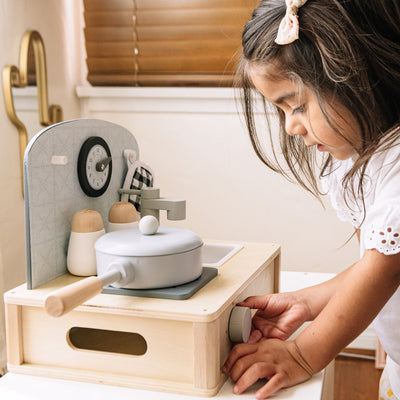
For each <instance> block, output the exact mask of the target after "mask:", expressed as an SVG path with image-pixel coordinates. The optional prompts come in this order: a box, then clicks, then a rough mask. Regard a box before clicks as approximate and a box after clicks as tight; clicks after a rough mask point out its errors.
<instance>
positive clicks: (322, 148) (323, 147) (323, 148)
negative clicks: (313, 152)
mask: <svg viewBox="0 0 400 400" xmlns="http://www.w3.org/2000/svg"><path fill="white" fill-rule="evenodd" d="M317 150H318V151H325V146H324V145H323V144H317Z"/></svg>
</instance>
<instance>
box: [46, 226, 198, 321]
mask: <svg viewBox="0 0 400 400" xmlns="http://www.w3.org/2000/svg"><path fill="white" fill-rule="evenodd" d="M94 246H95V252H96V261H97V274H98V276H91V277H89V278H86V279H83V280H81V281H78V282H75V283H73V284H71V285H69V286H66V287H63V288H61V289H58V290H56V291H55V292H52V293H50V294H49V295H48V296H47V297H46V299H45V309H46V311H47V312H48V313H49V314H50V315H52V316H54V317H60V316H61V315H64V314H66V313H67V312H69V311H71V310H73V309H74V308H75V307H77V306H79V305H81V304H82V303H84V302H85V301H87V300H89V299H90V298H92V297H94V296H95V295H97V294H99V293H100V292H101V291H102V289H103V287H104V286H107V285H112V286H115V287H123V288H128V289H150V288H161V287H170V286H176V285H181V284H183V283H187V282H190V281H193V280H195V279H197V278H199V277H200V275H201V273H202V270H203V265H202V254H201V252H202V247H203V242H202V240H201V239H200V238H199V237H198V236H197V235H196V234H195V233H193V232H191V231H188V230H186V229H179V228H164V227H163V228H159V229H158V231H157V233H155V234H154V235H143V234H142V233H140V231H139V230H138V229H127V230H121V231H115V232H110V233H107V234H105V235H103V236H102V237H100V238H99V239H98V240H97V241H96V243H95V245H94Z"/></svg>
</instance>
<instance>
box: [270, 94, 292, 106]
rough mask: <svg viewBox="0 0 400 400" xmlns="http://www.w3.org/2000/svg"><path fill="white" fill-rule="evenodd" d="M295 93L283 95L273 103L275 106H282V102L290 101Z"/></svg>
mask: <svg viewBox="0 0 400 400" xmlns="http://www.w3.org/2000/svg"><path fill="white" fill-rule="evenodd" d="M296 94H297V93H296V92H290V93H285V94H284V95H282V96H280V97H278V98H277V99H276V100H275V101H274V103H275V104H282V103H283V102H284V101H286V100H289V99H292V98H293V97H295V96H296Z"/></svg>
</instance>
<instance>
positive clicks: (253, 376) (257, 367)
mask: <svg viewBox="0 0 400 400" xmlns="http://www.w3.org/2000/svg"><path fill="white" fill-rule="evenodd" d="M274 372H275V370H274V366H273V365H269V364H266V363H264V362H256V363H253V364H252V365H251V367H250V368H249V369H247V370H246V371H245V372H244V373H243V375H242V376H241V377H240V379H239V380H238V381H237V382H236V384H235V386H234V387H233V392H234V393H235V394H241V393H243V392H244V391H245V390H246V389H247V388H249V387H250V386H251V385H253V384H254V383H256V382H257V381H258V380H259V379H263V378H269V377H270V376H272V375H273V374H274Z"/></svg>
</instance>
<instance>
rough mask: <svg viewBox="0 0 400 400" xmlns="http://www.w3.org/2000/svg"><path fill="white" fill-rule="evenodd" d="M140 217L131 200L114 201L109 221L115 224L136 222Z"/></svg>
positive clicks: (109, 213)
mask: <svg viewBox="0 0 400 400" xmlns="http://www.w3.org/2000/svg"><path fill="white" fill-rule="evenodd" d="M138 219H139V216H138V213H137V211H136V208H135V206H134V205H133V204H132V203H129V201H119V202H118V203H114V204H113V205H112V206H111V208H110V211H109V212H108V221H109V222H112V223H114V224H124V223H129V222H135V221H137V220H138Z"/></svg>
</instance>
